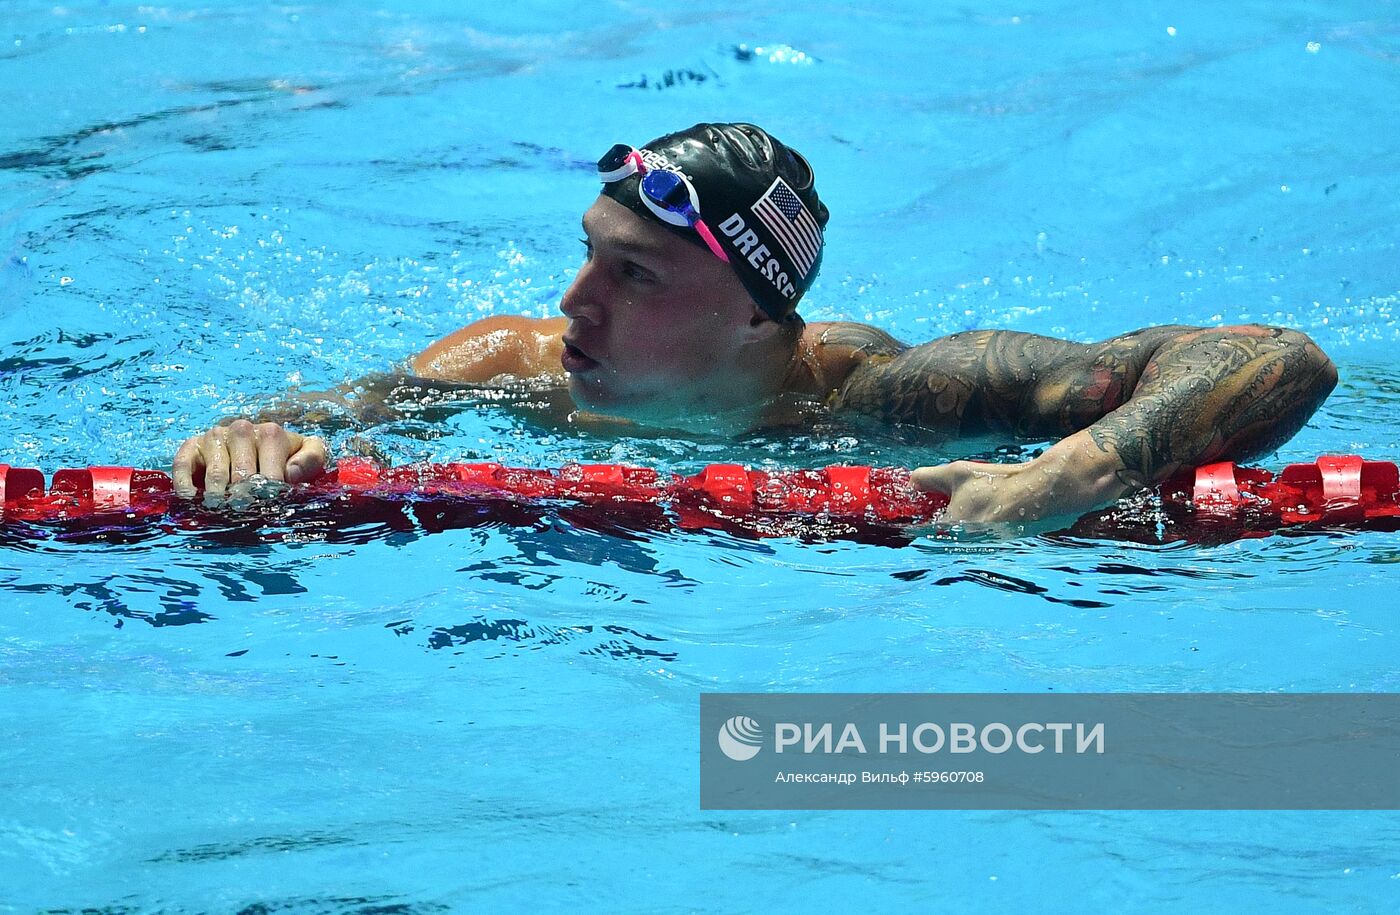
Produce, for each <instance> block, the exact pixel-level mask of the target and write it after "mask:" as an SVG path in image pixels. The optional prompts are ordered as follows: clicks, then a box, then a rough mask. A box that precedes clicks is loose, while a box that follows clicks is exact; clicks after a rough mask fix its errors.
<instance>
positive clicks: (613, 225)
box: [560, 196, 762, 422]
mask: <svg viewBox="0 0 1400 915" xmlns="http://www.w3.org/2000/svg"><path fill="white" fill-rule="evenodd" d="M583 231H584V234H585V244H586V246H587V255H586V256H587V259H586V261H585V262H584V265H583V267H582V268H581V269H580V270H579V273H578V276H577V277H575V278H574V282H573V284H572V285H571V286H570V287H569V289H568V291H567V292H565V293H564V298H563V301H562V302H561V303H560V310H561V311H563V313H564V315H565V316H566V317H568V319H569V326H568V330H567V331H565V333H564V343H565V349H564V357H563V363H564V369H565V370H566V371H567V372H568V373H569V393H570V394H571V395H572V396H573V398H574V401H575V403H577V404H579V405H580V406H582V407H586V408H589V409H594V410H598V411H600V412H604V413H608V414H611V415H614V416H623V417H627V418H629V419H635V420H640V421H653V422H659V421H665V420H666V419H668V418H677V417H684V416H686V415H690V414H694V413H696V412H705V410H706V407H707V405H708V404H712V403H714V402H716V400H718V401H720V402H723V401H724V400H725V399H726V398H725V397H724V393H725V392H729V391H733V390H735V389H736V388H737V387H739V386H740V385H741V384H742V381H743V379H738V378H736V377H735V374H736V372H737V371H738V365H739V362H740V360H739V358H738V356H739V352H740V350H741V349H742V347H743V346H744V344H745V340H746V339H748V337H749V336H751V334H752V331H751V327H752V326H753V324H754V322H755V321H756V320H762V316H761V313H760V312H758V310H757V308H756V306H755V305H754V303H753V300H752V299H751V298H750V297H749V294H748V292H747V291H746V290H745V289H744V286H743V284H742V283H740V282H739V278H738V277H737V276H735V275H734V271H733V270H732V269H730V267H729V266H728V265H726V264H725V263H723V262H722V261H720V260H719V259H718V258H716V257H715V256H714V255H713V254H711V253H709V252H708V251H706V250H705V249H704V248H702V247H700V246H698V245H693V244H690V243H689V242H687V241H685V240H684V239H682V238H678V237H677V236H676V235H674V234H672V233H671V232H668V231H667V230H666V229H664V228H662V227H660V226H658V225H655V224H653V223H651V222H650V221H649V220H645V219H642V218H641V217H639V216H637V215H636V214H635V213H633V212H632V211H631V210H629V209H627V208H626V207H625V206H623V205H621V204H619V203H617V202H616V201H614V200H612V199H610V198H607V197H603V196H600V197H599V198H598V200H597V202H595V203H594V204H593V206H592V207H590V208H589V209H588V212H586V213H585V214H584V216H583Z"/></svg>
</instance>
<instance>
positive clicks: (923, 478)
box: [909, 461, 972, 495]
mask: <svg viewBox="0 0 1400 915" xmlns="http://www.w3.org/2000/svg"><path fill="white" fill-rule="evenodd" d="M971 463H972V462H971V461H953V462H952V463H951V464H936V465H934V466H932V467H919V468H917V469H916V470H914V471H912V472H911V473H910V474H909V482H911V483H913V484H914V487H915V488H916V489H922V490H923V491H924V492H941V493H945V494H948V495H951V494H952V492H953V490H954V489H956V488H957V487H958V484H959V483H961V482H962V481H964V480H966V479H967V478H968V476H969V475H970V474H971V470H970V468H969V465H970V464H971Z"/></svg>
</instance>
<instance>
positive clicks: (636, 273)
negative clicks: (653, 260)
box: [622, 261, 656, 283]
mask: <svg viewBox="0 0 1400 915" xmlns="http://www.w3.org/2000/svg"><path fill="white" fill-rule="evenodd" d="M622 272H623V273H624V274H626V275H627V277H628V278H630V279H634V280H637V281H638V282H641V283H650V282H652V281H654V280H655V279H656V277H655V276H654V275H652V272H651V271H650V270H648V269H646V268H645V267H642V266H639V265H637V264H634V263H632V262H631V261H628V262H627V263H626V264H624V265H623V266H622Z"/></svg>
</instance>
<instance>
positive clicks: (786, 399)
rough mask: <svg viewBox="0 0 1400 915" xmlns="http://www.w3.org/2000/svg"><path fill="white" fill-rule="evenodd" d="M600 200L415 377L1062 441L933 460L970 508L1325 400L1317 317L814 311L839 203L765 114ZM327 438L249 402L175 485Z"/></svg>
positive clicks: (307, 459) (1092, 497)
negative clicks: (1308, 324) (546, 266)
mask: <svg viewBox="0 0 1400 915" xmlns="http://www.w3.org/2000/svg"><path fill="white" fill-rule="evenodd" d="M598 172H599V178H600V180H601V181H602V185H603V186H602V192H601V194H600V196H599V197H598V199H597V201H596V202H594V204H593V205H592V206H591V207H589V209H588V211H587V212H586V213H584V215H583V232H584V235H585V238H584V245H585V249H586V252H587V256H586V262H585V263H584V265H583V267H582V268H581V269H580V270H579V273H578V275H577V276H576V277H575V278H574V281H573V283H572V284H571V285H570V286H569V288H568V290H567V291H566V292H565V293H564V297H563V299H562V301H561V303H560V311H561V312H563V317H562V318H552V319H533V318H524V317H512V316H500V317H492V318H486V319H484V320H481V321H478V322H476V323H474V324H471V325H469V326H467V327H464V328H462V329H460V330H458V331H456V332H455V333H453V334H450V335H449V336H447V337H445V338H443V339H442V340H439V341H437V342H436V343H434V344H432V345H431V346H429V347H428V348H427V349H426V350H424V351H423V352H422V353H420V354H418V356H417V357H415V358H414V359H413V362H412V367H413V371H414V373H415V374H416V375H418V376H421V377H423V378H425V379H432V380H437V381H443V382H461V383H477V384H491V383H497V384H500V383H504V382H505V381H508V380H518V379H524V378H547V377H550V376H554V377H556V378H557V377H558V376H559V375H560V370H561V369H562V372H563V374H565V375H567V384H568V391H569V394H570V396H571V397H572V399H573V402H574V403H575V404H576V405H577V406H578V407H580V408H582V409H584V410H586V411H588V412H589V413H592V414H601V415H604V416H608V417H616V418H619V419H623V420H627V421H630V422H633V423H640V424H646V425H652V426H660V427H667V428H679V429H689V430H699V429H703V430H704V431H707V432H715V431H720V432H740V431H744V430H749V429H755V428H760V427H765V426H781V425H785V424H790V423H791V422H792V421H793V419H794V415H795V412H794V404H800V403H803V402H805V403H807V404H812V403H820V404H823V405H825V407H826V408H827V409H830V410H833V411H851V412H854V413H859V414H865V415H867V416H871V417H876V418H879V419H881V420H884V421H887V422H890V423H901V424H913V425H916V426H919V427H922V428H924V429H928V430H931V431H933V432H934V433H939V434H941V435H943V436H946V437H949V438H954V437H972V436H979V437H985V436H986V435H989V434H990V435H999V436H1004V437H1015V438H1019V439H1023V440H1024V439H1036V440H1045V439H1050V438H1058V439H1059V441H1058V442H1057V443H1056V444H1054V445H1053V446H1051V447H1050V448H1049V449H1047V450H1046V451H1045V452H1044V453H1042V454H1041V455H1040V456H1039V457H1036V458H1035V459H1034V460H1030V461H1026V462H1023V463H1018V464H988V463H979V462H972V461H954V462H952V463H947V464H941V465H937V466H930V467H922V468H919V469H918V470H916V471H915V473H914V477H913V479H914V482H915V483H916V485H918V486H920V487H922V488H925V489H936V490H940V491H942V492H945V493H948V494H949V497H950V501H949V504H948V511H947V517H948V518H949V519H950V520H957V521H1023V520H1032V519H1037V518H1045V517H1051V516H1059V515H1066V514H1077V513H1082V512H1084V511H1088V510H1091V509H1094V508H1097V507H1100V506H1102V505H1105V504H1107V503H1109V502H1111V501H1113V500H1114V499H1117V498H1118V497H1120V496H1123V495H1125V494H1128V493H1130V492H1133V491H1134V490H1137V489H1140V488H1142V487H1144V486H1148V485H1151V484H1153V483H1156V482H1159V481H1161V480H1163V479H1165V478H1166V477H1168V476H1170V475H1171V474H1173V473H1174V472H1175V471H1177V470H1178V469H1180V468H1182V467H1189V466H1197V465H1200V464H1205V463H1209V462H1212V461H1218V460H1236V461H1243V460H1247V459H1250V458H1254V457H1258V456H1259V455H1262V454H1265V453H1267V452H1269V451H1272V450H1273V449H1275V448H1277V447H1278V446H1279V445H1281V444H1282V443H1283V442H1285V441H1287V440H1288V439H1289V438H1291V437H1292V436H1293V435H1294V434H1296V433H1297V432H1298V430H1299V429H1301V428H1302V427H1303V425H1304V423H1306V422H1307V420H1308V418H1309V417H1310V416H1311V415H1312V414H1313V412H1314V411H1315V410H1316V409H1317V408H1318V406H1319V405H1321V403H1322V402H1323V401H1324V400H1325V399H1326V398H1327V395H1328V394H1329V393H1330V392H1331V390H1332V388H1333V387H1334V386H1335V384H1336V381H1337V373H1336V369H1335V368H1334V367H1333V365H1332V363H1331V361H1330V360H1329V359H1328V358H1327V356H1326V355H1325V354H1323V352H1322V351H1321V350H1320V349H1319V348H1318V346H1317V345H1316V344H1315V343H1314V342H1313V341H1312V340H1311V339H1309V338H1308V337H1307V336H1306V335H1305V334H1302V333H1300V332H1298V331H1294V330H1287V329H1283V328H1274V327H1261V326H1256V325H1246V326H1236V327H1217V328H1197V327H1183V326H1169V327H1153V328H1146V329H1143V330H1137V331H1133V332H1132V333H1126V334H1122V335H1119V336H1116V337H1113V338H1111V339H1109V340H1105V341H1103V342H1101V343H1071V342H1068V341H1064V340H1056V339H1052V338H1048V337H1041V336H1037V335H1034V334H1028V333H1019V332H1014V331H999V330H984V331H971V332H966V333H958V334H953V335H951V336H948V337H943V338H941V339H938V340H934V341H932V342H929V343H925V344H923V345H921V346H909V345H906V344H904V343H901V342H899V341H898V340H895V339H894V338H893V337H891V336H890V335H889V334H887V333H885V332H884V331H881V330H878V329H876V328H874V327H868V326H865V325H862V324H853V323H845V322H838V323H824V324H806V323H805V322H804V321H803V320H802V319H801V318H800V317H799V316H798V315H797V311H796V309H797V304H798V302H799V301H800V300H801V298H802V295H803V294H804V293H805V292H806V291H807V289H808V288H809V287H810V286H811V284H812V281H813V280H814V279H815V278H816V276H817V271H818V269H819V268H820V266H821V260H822V245H823V232H822V230H823V228H824V227H825V225H826V222H827V209H826V207H825V206H823V205H822V202H821V200H820V199H819V198H818V196H817V191H816V187H815V185H814V178H813V173H812V169H811V167H810V166H809V165H808V164H807V161H806V160H805V159H804V158H803V157H802V156H801V155H799V154H798V153H797V152H796V151H795V150H793V149H791V148H789V147H787V146H784V145H783V144H782V143H780V142H779V141H778V140H776V139H774V138H773V137H772V136H770V135H769V134H767V133H766V132H764V131H763V130H761V129H759V128H757V127H754V126H752V125H747V124H699V125H696V126H695V127H692V128H690V129H688V130H684V131H681V132H679V133H673V134H669V135H667V136H664V137H660V138H658V139H656V140H653V141H652V142H650V143H648V144H647V145H646V146H645V147H643V148H642V149H640V150H638V149H633V148H631V147H627V146H615V147H613V148H612V149H611V150H609V151H608V153H607V154H606V155H604V157H603V158H602V159H601V160H600V161H599V164H598ZM326 463H327V453H326V446H325V443H324V441H322V440H321V439H320V438H317V437H314V436H303V435H301V434H298V433H296V432H293V431H290V430H288V429H286V428H284V427H283V426H281V425H279V424H276V423H267V422H264V423H254V422H252V421H249V420H236V421H234V422H233V423H231V424H223V425H219V426H216V427H214V428H213V429H211V430H209V431H208V432H205V433H203V434H202V435H198V436H195V437H194V438H191V439H189V440H187V441H186V442H185V443H184V444H183V445H182V446H181V447H180V449H179V452H178V453H177V454H176V457H175V466H174V477H175V484H176V490H177V492H180V493H181V494H183V495H187V496H189V495H193V494H194V493H195V491H196V483H197V481H198V480H199V477H200V476H201V475H202V476H203V482H204V488H205V491H206V493H207V494H213V495H216V496H217V495H220V494H222V493H223V491H224V490H225V487H226V486H227V485H228V484H229V483H230V482H237V481H240V480H242V479H246V478H247V477H250V476H252V475H253V474H262V475H263V476H265V477H268V478H270V479H273V480H285V481H287V482H298V481H303V480H307V479H310V478H312V477H314V476H315V475H317V474H319V473H320V472H321V471H322V470H323V469H324V468H325V467H326Z"/></svg>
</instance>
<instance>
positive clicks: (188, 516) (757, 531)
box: [0, 455, 1400, 540]
mask: <svg viewBox="0 0 1400 915" xmlns="http://www.w3.org/2000/svg"><path fill="white" fill-rule="evenodd" d="M1157 495H1158V496H1159V497H1160V505H1161V512H1162V513H1163V514H1164V515H1165V516H1166V519H1167V520H1169V521H1170V522H1172V524H1174V525H1176V526H1178V527H1180V528H1182V530H1183V531H1185V533H1184V534H1181V535H1180V536H1176V535H1169V536H1167V538H1166V539H1198V538H1194V537H1193V536H1192V535H1191V533H1190V532H1191V530H1196V531H1198V532H1199V531H1200V530H1203V529H1204V530H1207V531H1214V532H1215V533H1214V535H1210V534H1208V535H1207V536H1206V537H1205V538H1204V539H1219V535H1220V534H1222V533H1223V534H1225V535H1226V539H1230V538H1231V537H1233V536H1246V537H1247V536H1262V535H1265V534H1267V533H1270V532H1272V531H1273V530H1275V529H1278V528H1281V527H1294V526H1306V525H1314V526H1315V525H1326V526H1341V527H1346V528H1381V529H1389V530H1395V529H1400V474H1398V473H1397V469H1396V465H1395V464H1393V463H1390V462H1384V461H1366V460H1363V459H1362V458H1360V457H1357V456H1354V455H1349V456H1324V457H1320V458H1318V459H1317V460H1316V461H1314V462H1312V463H1310V464H1292V465H1290V466H1288V467H1286V468H1284V470H1283V472H1282V473H1280V474H1279V475H1278V476H1277V477H1275V476H1274V475H1273V474H1272V473H1270V472H1269V471H1267V470H1261V469H1258V468H1251V467H1239V466H1236V465H1235V464H1233V463H1229V462H1223V463H1218V464H1210V465H1207V466H1204V467H1199V468H1196V469H1195V470H1192V471H1188V472H1186V473H1183V474H1181V475H1178V476H1177V477H1174V478H1172V479H1170V480H1168V481H1166V482H1165V483H1163V484H1161V485H1160V486H1159V487H1157ZM281 498H282V500H283V501H284V502H285V503H286V504H288V505H290V506H296V505H306V504H314V505H315V507H316V510H317V512H318V513H319V514H318V517H320V518H321V519H322V520H325V519H326V518H331V519H335V520H337V521H339V522H342V523H344V524H347V525H349V524H354V523H357V522H358V521H359V520H362V519H363V517H364V516H365V515H366V512H367V506H371V505H372V506H377V508H375V510H374V511H372V512H370V514H374V515H375V516H376V517H380V516H382V514H383V509H384V508H385V506H400V507H404V508H410V509H411V508H412V506H415V505H419V506H421V505H422V504H432V505H435V506H439V507H441V506H443V505H452V504H454V503H456V504H459V505H469V506H471V507H472V508H473V512H474V517H475V518H476V519H477V520H478V521H481V520H483V519H484V520H488V521H490V520H495V521H499V522H501V523H511V522H512V520H513V519H517V518H527V519H529V520H530V521H534V520H537V519H538V517H539V516H538V514H530V513H526V514H524V515H521V514H520V513H518V512H515V513H513V512H511V511H510V510H508V508H507V506H511V505H514V506H521V505H526V506H540V505H549V504H563V505H566V506H569V507H570V510H572V511H574V516H575V517H580V516H581V515H580V514H579V512H582V513H584V514H587V513H588V512H589V511H595V512H603V513H608V512H613V513H615V514H616V513H618V512H621V513H630V516H631V518H632V520H633V521H634V522H635V521H637V520H640V521H641V522H642V526H644V527H648V528H661V529H667V528H680V529H683V530H698V529H707V528H710V529H727V530H732V531H736V532H747V533H749V534H751V535H754V536H778V535H784V536H786V535H794V534H796V535H803V534H815V535H818V536H821V535H824V534H826V535H836V536H840V535H841V534H842V530H841V529H840V528H841V526H842V525H844V526H845V532H846V533H847V534H849V533H850V532H852V531H856V532H858V531H859V530H861V529H885V530H889V529H893V528H905V527H908V526H916V525H920V524H928V523H930V522H934V521H936V520H937V519H938V515H939V512H941V511H942V509H943V508H944V507H945V506H946V505H947V497H946V496H944V495H942V494H941V493H925V492H920V491H919V490H916V489H915V488H914V487H913V486H912V484H911V483H910V482H909V471H908V470H904V469H901V468H895V467H864V466H839V465H838V466H831V467H827V468H825V469H821V470H786V471H778V472H768V471H761V470H750V469H746V468H744V467H742V466H740V465H737V464H710V465H708V466H706V467H704V468H703V469H702V470H701V471H700V472H699V473H696V474H694V475H692V476H679V475H675V474H667V473H660V472H658V471H656V470H652V469H648V468H645V467H632V466H627V465H621V464H567V465H565V466H563V467H560V468H558V469H554V470H548V469H526V468H519V467H505V466H502V465H500V464H492V463H449V464H412V465H407V466H403V467H392V468H385V467H381V466H379V465H378V464H376V463H374V462H372V461H369V460H365V459H363V458H347V459H344V460H342V461H340V463H339V464H338V465H337V466H336V467H335V468H334V469H333V470H331V471H330V472H328V473H326V474H325V475H323V476H321V477H320V478H318V479H317V480H315V481H313V482H311V483H309V484H305V485H301V486H294V487H289V488H288V489H287V490H286V491H285V492H284V493H283V494H282V497H281ZM192 504H193V503H191V502H189V501H187V500H181V499H177V498H175V496H174V495H173V494H172V488H171V480H170V477H169V476H167V475H166V474H165V473H163V472H161V471H158V470H139V469H133V468H130V467H87V468H81V469H68V470H59V471H57V472H56V473H55V474H54V475H53V479H52V481H50V482H49V483H48V485H47V486H46V485H45V480H44V476H43V474H41V473H40V472H39V471H37V470H33V469H28V468H19V467H10V466H9V465H5V464H0V527H4V528H13V527H14V526H15V525H27V526H29V527H30V528H31V529H33V528H34V527H35V526H39V527H40V528H42V527H43V526H46V525H55V524H57V525H62V524H64V523H74V522H89V523H91V522H99V523H101V524H102V525H104V526H106V527H108V528H110V527H112V526H118V527H120V526H122V525H130V524H151V523H163V522H169V523H171V524H173V526H175V527H177V528H180V527H183V528H190V527H197V526H199V525H200V524H202V523H206V522H207V521H208V519H209V517H210V515H211V513H210V512H208V511H207V510H206V511H196V510H194V509H193V508H192V507H191V506H192ZM418 517H419V519H420V520H422V518H423V513H422V512H421V511H420V512H419V513H418ZM833 524H834V525H836V527H832V525H833ZM1144 524H1145V522H1144V521H1143V519H1142V517H1141V515H1125V514H1124V513H1123V512H1121V511H1117V510H1115V509H1109V510H1106V511H1104V512H1096V513H1093V514H1091V515H1088V516H1085V517H1084V518H1081V519H1080V521H1079V522H1077V523H1076V524H1075V526H1074V527H1073V528H1072V529H1071V532H1072V533H1082V534H1087V535H1090V536H1112V537H1121V538H1124V539H1130V540H1141V539H1148V540H1152V539H1160V536H1161V532H1160V531H1157V532H1156V534H1155V535H1149V532H1148V531H1145V530H1135V527H1136V528H1142V527H1144ZM430 526H431V525H430ZM1153 527H1154V529H1155V528H1156V527H1158V525H1153Z"/></svg>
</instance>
